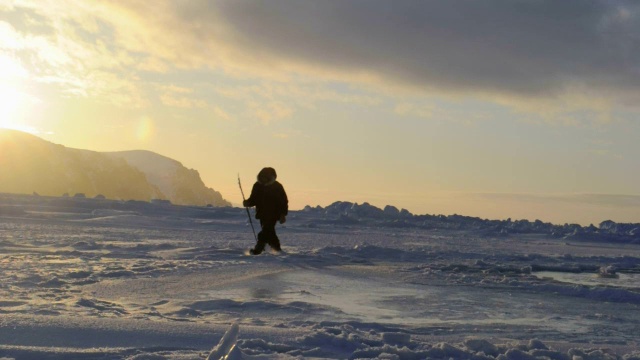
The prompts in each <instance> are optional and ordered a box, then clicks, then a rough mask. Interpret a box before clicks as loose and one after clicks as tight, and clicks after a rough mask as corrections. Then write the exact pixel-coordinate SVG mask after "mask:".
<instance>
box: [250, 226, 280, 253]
mask: <svg viewBox="0 0 640 360" xmlns="http://www.w3.org/2000/svg"><path fill="white" fill-rule="evenodd" d="M276 222H277V221H276V220H262V219H261V220H260V226H261V227H262V231H260V232H259V233H258V243H257V244H256V247H255V248H254V249H253V253H254V254H256V255H257V254H260V253H261V252H263V251H264V248H265V246H266V245H267V244H269V246H270V247H271V248H272V249H273V250H275V251H281V250H282V249H280V239H278V235H276Z"/></svg>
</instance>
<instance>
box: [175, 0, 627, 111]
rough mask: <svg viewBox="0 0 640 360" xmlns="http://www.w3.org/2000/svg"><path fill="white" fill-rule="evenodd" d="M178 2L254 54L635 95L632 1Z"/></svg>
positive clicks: (463, 86)
mask: <svg viewBox="0 0 640 360" xmlns="http://www.w3.org/2000/svg"><path fill="white" fill-rule="evenodd" d="M181 12H182V14H183V15H188V16H189V17H190V18H191V20H192V21H212V19H211V17H209V16H208V15H211V14H215V16H214V17H215V18H216V20H215V21H218V23H219V22H220V21H221V22H222V23H223V24H225V26H226V27H227V31H228V32H227V35H228V36H230V40H232V41H233V42H234V43H235V44H236V45H238V46H242V47H244V48H246V50H247V51H250V52H254V54H268V55H269V56H276V57H283V58H287V59H294V60H298V61H303V62H306V63H313V64H315V65H320V66H323V67H327V68H331V69H338V70H343V71H366V72H369V73H372V74H375V75H377V76H380V77H381V78H382V79H383V80H385V81H389V82H397V83H401V84H405V85H412V86H416V87H419V88H431V87H433V88H439V89H443V88H444V89H448V90H453V91H490V92H497V93H505V94H516V95H522V96H548V95H552V94H556V93H558V92H561V91H563V90H565V89H567V87H573V86H579V87H586V88H588V89H590V91H593V92H595V93H596V94H602V95H606V96H612V95H613V96H616V95H617V96H622V95H623V94H625V96H624V97H625V98H626V100H631V99H634V98H635V99H636V100H637V98H638V97H640V96H639V95H640V91H639V90H640V65H639V64H640V2H637V1H583V0H563V1H557V0H547V1H543V0H540V1H533V0H531V1H517V0H508V1H507V0H505V1H497V0H483V1H476V0H457V1H423V0H416V1H387V0H348V1H345V0H323V1H315V0H270V1H254V0H222V1H217V2H210V3H208V4H207V5H206V9H205V7H203V6H202V5H200V6H197V7H195V8H191V9H185V8H182V9H181ZM187 13H188V14H187ZM621 100H622V99H621Z"/></svg>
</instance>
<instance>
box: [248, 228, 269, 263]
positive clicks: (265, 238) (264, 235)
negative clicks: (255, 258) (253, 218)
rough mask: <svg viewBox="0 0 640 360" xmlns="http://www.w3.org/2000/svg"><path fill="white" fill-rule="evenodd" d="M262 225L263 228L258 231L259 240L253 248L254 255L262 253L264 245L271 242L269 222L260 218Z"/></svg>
mask: <svg viewBox="0 0 640 360" xmlns="http://www.w3.org/2000/svg"><path fill="white" fill-rule="evenodd" d="M260 227H262V230H261V231H260V232H259V233H258V242H257V243H256V246H255V247H254V248H253V249H251V254H253V255H258V254H260V253H262V252H263V251H264V247H265V246H266V245H267V243H268V242H269V235H268V234H269V232H270V231H271V230H269V226H268V224H266V223H265V222H264V221H262V220H260Z"/></svg>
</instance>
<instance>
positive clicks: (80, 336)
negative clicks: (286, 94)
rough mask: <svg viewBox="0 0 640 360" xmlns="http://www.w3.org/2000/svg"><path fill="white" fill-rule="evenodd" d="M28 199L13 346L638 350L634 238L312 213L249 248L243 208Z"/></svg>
mask: <svg viewBox="0 0 640 360" xmlns="http://www.w3.org/2000/svg"><path fill="white" fill-rule="evenodd" d="M20 199H22V198H20V197H17V198H16V199H13V200H12V202H11V203H10V206H11V207H12V209H13V210H12V211H11V212H10V213H7V212H5V214H7V215H3V213H0V359H58V358H65V359H205V358H210V359H214V358H227V359H273V358H277V359H294V358H312V359H313V358H331V359H333V358H385V359H425V358H433V359H449V358H453V359H472V358H473V359H579V358H582V359H627V360H629V359H640V352H638V349H639V344H640V338H639V335H638V334H640V311H638V310H640V245H637V244H617V245H611V244H607V243H596V242H581V241H577V240H575V239H571V240H567V239H561V238H550V237H548V236H542V235H535V234H522V235H511V236H508V237H504V236H500V237H491V236H486V235H479V234H476V233H474V232H473V231H463V230H438V229H431V230H425V229H415V228H410V227H407V228H402V227H398V228H391V227H388V226H376V224H375V222H374V223H371V222H367V224H366V225H363V224H358V223H353V222H346V223H340V222H337V223H335V222H334V223H329V222H326V221H324V220H323V219H320V218H318V215H317V214H315V213H307V212H304V211H300V212H292V213H291V214H290V216H289V221H288V222H287V224H286V226H279V227H278V233H279V235H280V237H281V240H282V243H283V249H284V250H285V251H284V253H283V254H271V253H269V252H266V253H265V254H263V255H260V256H253V257H252V256H246V255H244V254H243V252H244V249H246V248H247V247H249V246H252V245H253V244H252V242H253V241H252V238H253V235H252V234H251V229H250V227H249V224H248V222H247V219H246V212H245V211H244V209H237V208H190V207H177V206H167V205H162V206H158V207H142V208H141V207H139V206H137V205H136V204H133V205H131V209H124V210H123V209H122V206H121V207H120V208H119V209H118V210H114V209H112V208H111V203H110V202H104V201H103V202H100V201H91V200H89V199H87V200H82V201H83V203H82V204H81V205H82V206H77V207H73V206H71V207H70V206H69V203H65V206H60V207H56V206H53V205H51V202H38V201H37V200H33V199H32V198H29V199H30V200H29V201H23V202H21V200H20ZM4 201H7V200H6V199H5V200H4ZM124 207H125V208H126V206H124ZM605 268H609V269H615V270H616V272H617V273H618V278H617V279H616V278H611V279H609V278H605V277H597V276H596V272H597V271H598V270H600V269H605Z"/></svg>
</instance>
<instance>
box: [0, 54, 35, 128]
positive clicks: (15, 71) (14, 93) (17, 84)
mask: <svg viewBox="0 0 640 360" xmlns="http://www.w3.org/2000/svg"><path fill="white" fill-rule="evenodd" d="M27 77H28V72H27V70H26V69H25V68H24V67H23V66H22V65H21V64H20V62H19V61H17V60H16V59H14V58H12V57H10V56H7V55H4V54H0V128H6V129H14V130H20V131H25V132H29V133H36V132H37V131H36V129H35V128H33V127H32V126H29V125H27V121H26V120H28V119H27V118H26V117H27V115H28V113H29V109H30V107H31V105H32V104H33V102H34V98H33V97H32V96H30V95H28V94H26V93H25V92H23V91H22V89H21V87H22V86H21V85H22V83H23V81H24V80H25V79H26V78H27Z"/></svg>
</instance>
